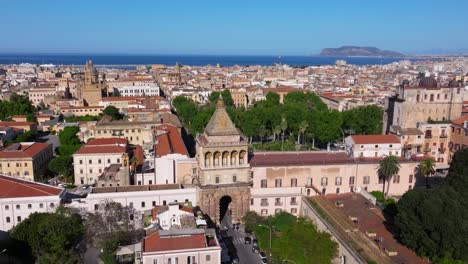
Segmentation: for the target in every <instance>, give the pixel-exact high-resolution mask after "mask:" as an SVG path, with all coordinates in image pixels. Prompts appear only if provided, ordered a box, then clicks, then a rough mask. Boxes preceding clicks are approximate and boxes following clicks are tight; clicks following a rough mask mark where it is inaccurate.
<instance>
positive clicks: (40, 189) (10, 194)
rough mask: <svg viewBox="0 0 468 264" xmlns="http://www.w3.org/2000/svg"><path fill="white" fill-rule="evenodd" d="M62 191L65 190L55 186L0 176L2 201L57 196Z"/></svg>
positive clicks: (0, 196)
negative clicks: (4, 199) (5, 199)
mask: <svg viewBox="0 0 468 264" xmlns="http://www.w3.org/2000/svg"><path fill="white" fill-rule="evenodd" d="M62 190H63V189H61V188H58V187H54V186H49V185H45V184H40V183H36V182H30V181H24V180H20V179H15V178H12V177H7V176H2V175H0V199H1V198H19V197H37V196H55V195H59V194H60V193H61V192H62Z"/></svg>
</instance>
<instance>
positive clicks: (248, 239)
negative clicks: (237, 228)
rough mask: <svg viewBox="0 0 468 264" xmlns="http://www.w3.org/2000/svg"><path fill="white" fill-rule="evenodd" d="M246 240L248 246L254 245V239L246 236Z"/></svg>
mask: <svg viewBox="0 0 468 264" xmlns="http://www.w3.org/2000/svg"><path fill="white" fill-rule="evenodd" d="M244 240H245V243H246V244H252V239H251V238H250V237H248V236H246V237H245V239H244Z"/></svg>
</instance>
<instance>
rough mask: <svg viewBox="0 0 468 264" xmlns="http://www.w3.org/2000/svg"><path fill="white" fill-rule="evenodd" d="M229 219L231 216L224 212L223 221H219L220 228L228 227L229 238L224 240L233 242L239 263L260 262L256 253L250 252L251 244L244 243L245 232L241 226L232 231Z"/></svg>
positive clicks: (250, 263) (252, 263) (254, 263)
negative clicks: (237, 229)
mask: <svg viewBox="0 0 468 264" xmlns="http://www.w3.org/2000/svg"><path fill="white" fill-rule="evenodd" d="M231 221H232V220H231V216H230V215H228V214H226V216H224V218H223V221H221V228H223V227H225V226H227V227H229V230H228V237H229V239H227V240H226V242H229V241H232V243H233V244H234V247H235V248H236V251H237V256H238V257H239V260H240V262H239V263H240V264H257V263H262V262H261V260H260V256H259V255H258V253H254V252H252V245H251V244H245V237H246V234H245V232H244V230H243V228H242V227H241V229H239V231H234V230H233V229H232V223H231ZM226 244H227V243H226Z"/></svg>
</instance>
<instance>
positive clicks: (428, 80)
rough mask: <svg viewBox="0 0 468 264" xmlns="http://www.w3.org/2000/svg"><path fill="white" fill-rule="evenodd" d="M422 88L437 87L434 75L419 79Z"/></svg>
mask: <svg viewBox="0 0 468 264" xmlns="http://www.w3.org/2000/svg"><path fill="white" fill-rule="evenodd" d="M419 87H420V88H437V81H436V79H434V78H433V77H423V78H421V80H420V81H419Z"/></svg>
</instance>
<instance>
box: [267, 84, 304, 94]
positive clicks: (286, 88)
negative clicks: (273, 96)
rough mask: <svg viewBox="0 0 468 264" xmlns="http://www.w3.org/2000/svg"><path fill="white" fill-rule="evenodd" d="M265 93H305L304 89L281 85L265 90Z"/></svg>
mask: <svg viewBox="0 0 468 264" xmlns="http://www.w3.org/2000/svg"><path fill="white" fill-rule="evenodd" d="M263 91H264V92H274V93H289V92H305V90H303V89H299V88H294V87H291V86H286V85H280V86H278V87H276V88H263Z"/></svg>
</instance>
